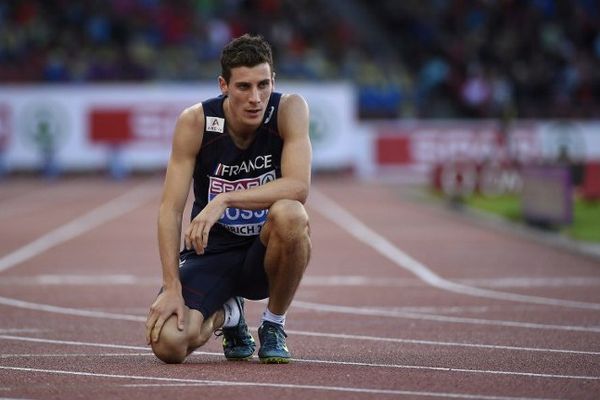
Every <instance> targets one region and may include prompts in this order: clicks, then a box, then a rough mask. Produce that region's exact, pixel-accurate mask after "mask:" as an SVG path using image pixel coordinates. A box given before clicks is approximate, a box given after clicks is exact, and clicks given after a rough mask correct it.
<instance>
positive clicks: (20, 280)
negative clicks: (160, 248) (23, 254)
mask: <svg viewBox="0 0 600 400" xmlns="http://www.w3.org/2000/svg"><path fill="white" fill-rule="evenodd" d="M125 267H126V266H125V265H124V266H123V268H122V269H125ZM161 279H162V278H161V277H160V276H158V275H157V276H144V277H138V276H135V275H131V274H102V275H81V274H42V275H34V276H7V277H3V278H2V282H0V285H1V286H15V285H20V286H39V285H40V286H62V285H68V286H100V285H110V286H115V285H136V286H138V285H139V286H141V285H145V286H147V285H152V286H154V287H158V286H159V285H160V282H161Z"/></svg>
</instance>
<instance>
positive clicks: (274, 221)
mask: <svg viewBox="0 0 600 400" xmlns="http://www.w3.org/2000/svg"><path fill="white" fill-rule="evenodd" d="M268 221H269V224H270V225H271V226H270V229H271V230H275V231H276V232H277V233H278V234H284V235H293V236H297V235H298V234H306V235H308V233H309V231H308V230H309V221H308V214H307V213H306V210H305V209H304V206H303V205H302V203H300V202H299V201H296V200H279V201H276V202H275V203H274V204H273V205H272V206H271V208H269V216H268Z"/></svg>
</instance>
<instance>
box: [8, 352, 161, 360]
mask: <svg viewBox="0 0 600 400" xmlns="http://www.w3.org/2000/svg"><path fill="white" fill-rule="evenodd" d="M131 356H133V357H140V356H143V357H148V356H152V357H154V354H152V353H38V354H32V353H21V354H0V359H2V358H5V359H8V358H19V359H21V358H56V357H58V358H63V357H67V358H69V357H131Z"/></svg>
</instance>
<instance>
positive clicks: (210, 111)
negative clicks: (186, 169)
mask: <svg viewBox="0 0 600 400" xmlns="http://www.w3.org/2000/svg"><path fill="white" fill-rule="evenodd" d="M280 99H281V93H275V92H274V93H272V94H271V97H270V99H269V103H268V105H267V108H266V110H265V115H264V117H263V122H262V123H261V125H260V127H259V128H258V129H257V130H256V137H255V138H254V140H253V142H252V143H251V144H250V146H248V148H247V149H244V150H242V149H240V148H238V147H237V146H236V145H235V144H234V143H233V140H232V139H231V137H230V136H229V134H228V131H227V124H226V122H225V113H224V111H223V101H224V100H225V96H219V97H215V98H212V99H209V100H206V101H204V102H203V103H202V108H203V110H204V116H205V117H204V122H205V124H204V125H205V126H204V137H203V139H202V146H201V148H200V152H199V153H198V155H197V156H196V166H195V170H194V197H195V199H194V206H193V208H192V215H191V218H192V219H193V218H194V217H195V216H196V215H198V213H199V212H200V211H201V210H202V209H203V208H204V207H205V206H206V204H207V203H208V202H209V201H211V200H212V199H213V198H214V197H215V196H217V195H218V194H219V193H223V192H229V191H234V190H243V189H250V188H253V187H256V186H259V185H263V184H265V183H268V182H271V181H273V180H275V179H277V178H280V177H281V150H282V148H283V141H282V140H281V137H280V136H279V131H278V129H277V111H278V108H279V101H280ZM266 218H267V210H254V211H252V210H240V209H237V208H228V209H227V210H226V211H225V213H224V214H223V216H222V217H221V219H220V220H219V221H218V223H216V224H215V225H214V226H213V227H212V229H211V231H210V235H209V239H208V247H207V248H206V250H205V251H206V252H221V251H224V250H227V249H230V248H235V247H239V246H244V245H248V244H250V243H252V241H253V240H254V239H255V238H256V236H257V235H258V234H259V233H260V230H261V229H262V226H263V224H264V223H265V221H266Z"/></svg>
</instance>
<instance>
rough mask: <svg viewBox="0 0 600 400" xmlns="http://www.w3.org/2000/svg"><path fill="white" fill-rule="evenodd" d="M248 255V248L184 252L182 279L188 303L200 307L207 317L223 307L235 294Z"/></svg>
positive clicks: (184, 294)
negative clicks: (214, 251) (212, 251)
mask: <svg viewBox="0 0 600 400" xmlns="http://www.w3.org/2000/svg"><path fill="white" fill-rule="evenodd" d="M245 255H246V249H244V248H241V249H233V250H230V251H227V252H223V253H213V254H202V255H198V254H196V253H195V252H193V251H190V252H187V251H186V252H182V253H181V255H180V263H179V279H180V280H181V286H182V295H183V298H184V300H185V304H186V305H187V306H188V307H189V308H191V309H194V310H198V311H200V312H201V313H202V315H203V316H204V318H208V317H210V316H211V315H212V314H213V313H214V312H215V311H217V310H218V309H220V308H221V307H222V306H223V304H224V303H225V302H226V301H227V300H228V299H229V298H231V297H232V296H234V295H235V294H234V293H235V289H236V282H237V281H238V277H239V275H240V273H241V270H242V267H243V264H244V259H245Z"/></svg>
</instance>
